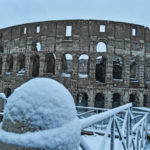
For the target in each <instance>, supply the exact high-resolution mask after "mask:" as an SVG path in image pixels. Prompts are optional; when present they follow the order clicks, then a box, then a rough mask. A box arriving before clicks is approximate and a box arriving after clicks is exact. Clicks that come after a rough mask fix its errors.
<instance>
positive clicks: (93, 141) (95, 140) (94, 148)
mask: <svg viewBox="0 0 150 150" xmlns="http://www.w3.org/2000/svg"><path fill="white" fill-rule="evenodd" d="M82 137H83V138H84V140H85V141H86V143H88V145H89V147H90V148H91V150H100V149H101V147H104V146H105V149H104V150H110V138H107V141H106V142H103V137H104V136H100V135H97V134H94V135H93V136H88V135H84V136H82ZM79 150H81V149H79ZM114 150H123V147H122V145H121V142H120V141H119V139H115V149H114Z"/></svg>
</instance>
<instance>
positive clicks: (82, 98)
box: [77, 93, 88, 107]
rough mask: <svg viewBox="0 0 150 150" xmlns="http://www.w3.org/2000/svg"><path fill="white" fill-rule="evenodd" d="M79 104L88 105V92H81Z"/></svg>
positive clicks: (78, 97) (78, 98) (78, 96)
mask: <svg viewBox="0 0 150 150" xmlns="http://www.w3.org/2000/svg"><path fill="white" fill-rule="evenodd" d="M77 106H85V107H87V106H88V95H87V94H86V93H79V94H78V95H77Z"/></svg>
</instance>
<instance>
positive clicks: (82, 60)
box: [78, 54, 89, 78]
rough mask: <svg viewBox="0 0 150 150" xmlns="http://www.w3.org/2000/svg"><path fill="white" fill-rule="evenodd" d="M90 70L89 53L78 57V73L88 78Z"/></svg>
mask: <svg viewBox="0 0 150 150" xmlns="http://www.w3.org/2000/svg"><path fill="white" fill-rule="evenodd" d="M88 72H89V56H88V55H87V54H82V55H80V57H79V59H78V75H79V77H80V78H87V77H88Z"/></svg>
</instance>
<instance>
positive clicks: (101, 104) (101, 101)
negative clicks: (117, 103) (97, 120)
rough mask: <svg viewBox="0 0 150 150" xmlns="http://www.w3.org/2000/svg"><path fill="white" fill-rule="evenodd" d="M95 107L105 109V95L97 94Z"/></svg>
mask: <svg viewBox="0 0 150 150" xmlns="http://www.w3.org/2000/svg"><path fill="white" fill-rule="evenodd" d="M94 107H98V108H104V94H102V93H97V94H96V96H95V104H94Z"/></svg>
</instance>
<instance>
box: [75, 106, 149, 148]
mask: <svg viewBox="0 0 150 150" xmlns="http://www.w3.org/2000/svg"><path fill="white" fill-rule="evenodd" d="M79 108H80V109H81V108H82V109H87V111H86V112H85V113H81V114H79V117H80V118H82V116H85V114H86V115H87V116H86V117H85V118H83V119H81V124H82V130H85V129H87V128H89V127H91V126H93V125H95V124H96V125H99V126H103V128H101V132H103V134H104V136H103V139H102V141H101V143H102V146H101V147H99V150H106V143H107V140H110V146H109V149H110V150H118V149H117V147H116V144H115V140H116V138H118V139H119V141H120V143H121V146H122V148H123V150H143V149H144V147H145V144H146V141H147V120H148V115H149V113H148V112H144V113H143V112H140V111H138V112H136V111H132V104H131V103H129V104H126V105H123V106H120V107H117V108H114V109H111V110H107V111H106V110H105V112H101V113H99V114H96V112H95V114H91V113H93V111H96V110H99V111H100V110H102V109H99V108H98V109H97V108H93V109H92V108H91V107H90V108H88V107H87V108H86V107H82V106H80V107H77V109H79ZM92 110H93V111H92ZM89 114H91V116H90V115H89ZM81 148H82V149H83V150H91V149H90V147H89V145H88V143H86V141H85V140H84V139H83V138H82V140H81ZM107 150H108V149H107Z"/></svg>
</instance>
